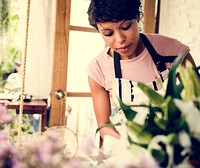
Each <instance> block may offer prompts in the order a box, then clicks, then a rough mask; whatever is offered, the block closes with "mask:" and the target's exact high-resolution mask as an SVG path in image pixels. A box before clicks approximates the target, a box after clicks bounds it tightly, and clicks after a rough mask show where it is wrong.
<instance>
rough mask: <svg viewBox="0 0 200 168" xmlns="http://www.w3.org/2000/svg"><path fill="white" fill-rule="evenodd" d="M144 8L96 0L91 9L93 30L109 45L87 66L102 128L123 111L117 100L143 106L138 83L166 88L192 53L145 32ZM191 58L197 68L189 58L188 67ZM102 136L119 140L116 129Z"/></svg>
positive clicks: (132, 0)
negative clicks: (175, 67)
mask: <svg viewBox="0 0 200 168" xmlns="http://www.w3.org/2000/svg"><path fill="white" fill-rule="evenodd" d="M140 8H141V2H140V0H91V3H90V6H89V8H88V16H89V23H90V25H92V26H93V27H94V28H96V29H97V31H98V32H99V33H100V35H101V36H102V38H103V39H104V41H105V43H106V45H107V47H106V48H105V50H104V51H103V52H102V53H100V54H99V55H98V56H97V57H96V58H95V59H93V60H92V61H91V63H90V64H89V66H88V80H89V85H90V89H91V94H92V99H93V105H94V111H95V115H96V119H97V123H98V126H99V127H100V126H102V125H104V124H106V123H109V122H110V121H109V117H110V115H114V113H116V111H119V104H118V102H117V99H118V98H121V99H122V101H123V102H125V103H126V104H134V103H136V104H137V103H138V102H139V101H138V100H139V99H140V98H141V97H140V95H139V91H138V90H139V89H138V88H137V82H142V83H145V84H147V85H149V86H151V87H152V88H154V89H155V90H159V89H161V87H162V83H164V81H166V79H167V76H168V71H169V68H170V66H171V63H172V62H173V60H174V59H175V58H176V56H177V55H178V54H180V53H182V52H183V51H185V50H187V49H188V46H186V45H184V44H182V43H181V42H179V41H178V40H176V39H172V38H169V37H165V36H162V35H158V34H142V33H140V31H139V27H138V22H139V20H140V16H141V14H142V12H141V11H140ZM186 59H188V60H190V61H191V62H192V64H193V65H195V63H194V60H193V59H192V57H191V55H190V54H189V53H188V54H187V56H186V57H185V59H184V60H183V64H184V63H185V60H186ZM137 93H138V94H137ZM100 135H101V137H102V138H103V137H104V136H105V135H111V136H114V137H116V138H120V135H119V134H118V132H117V131H116V130H115V129H114V128H112V127H103V128H102V129H101V130H100Z"/></svg>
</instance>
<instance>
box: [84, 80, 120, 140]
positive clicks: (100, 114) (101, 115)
mask: <svg viewBox="0 0 200 168" xmlns="http://www.w3.org/2000/svg"><path fill="white" fill-rule="evenodd" d="M88 81H89V86H90V90H91V95H92V100H93V106H94V111H95V115H96V120H97V124H98V127H101V126H102V125H104V124H107V123H110V121H109V117H110V114H111V106H110V97H109V93H108V92H107V91H106V90H105V89H104V88H103V87H102V86H101V85H99V84H98V83H97V82H96V81H95V80H94V79H92V78H91V77H88ZM100 135H101V137H102V138H103V137H104V135H111V136H114V137H116V138H120V136H119V134H118V133H117V132H116V131H115V129H114V128H112V127H104V128H102V129H101V130H100Z"/></svg>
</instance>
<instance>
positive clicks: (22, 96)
mask: <svg viewBox="0 0 200 168" xmlns="http://www.w3.org/2000/svg"><path fill="white" fill-rule="evenodd" d="M30 4H31V0H28V2H27V13H26V31H25V46H24V56H23V74H22V87H21V95H20V106H19V118H18V139H17V142H18V144H20V142H21V136H22V124H23V105H24V92H25V91H24V90H25V75H26V58H27V47H28V30H29V15H30Z"/></svg>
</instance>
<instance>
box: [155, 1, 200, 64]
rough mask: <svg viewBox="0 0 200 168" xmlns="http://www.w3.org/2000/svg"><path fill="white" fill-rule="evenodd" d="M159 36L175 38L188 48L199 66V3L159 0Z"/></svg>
mask: <svg viewBox="0 0 200 168" xmlns="http://www.w3.org/2000/svg"><path fill="white" fill-rule="evenodd" d="M160 14H161V15H160V29H159V34H163V35H167V36H170V37H175V38H177V39H178V40H180V41H181V42H183V43H185V44H187V45H188V46H189V47H190V50H191V51H190V53H191V54H192V56H193V58H194V59H195V62H196V64H197V65H200V1H199V0H161V13H160Z"/></svg>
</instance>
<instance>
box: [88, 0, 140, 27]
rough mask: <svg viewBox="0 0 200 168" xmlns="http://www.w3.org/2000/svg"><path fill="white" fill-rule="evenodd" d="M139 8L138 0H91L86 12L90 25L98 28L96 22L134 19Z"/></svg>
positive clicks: (138, 12)
mask: <svg viewBox="0 0 200 168" xmlns="http://www.w3.org/2000/svg"><path fill="white" fill-rule="evenodd" d="M140 9H141V2H140V0H91V2H90V5H89V8H88V11H87V13H88V20H89V23H90V25H91V26H93V27H95V28H96V29H97V30H98V28H97V23H98V22H101V23H102V22H118V21H121V20H131V19H136V18H137V17H138V16H140V14H142V12H141V10H140Z"/></svg>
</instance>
